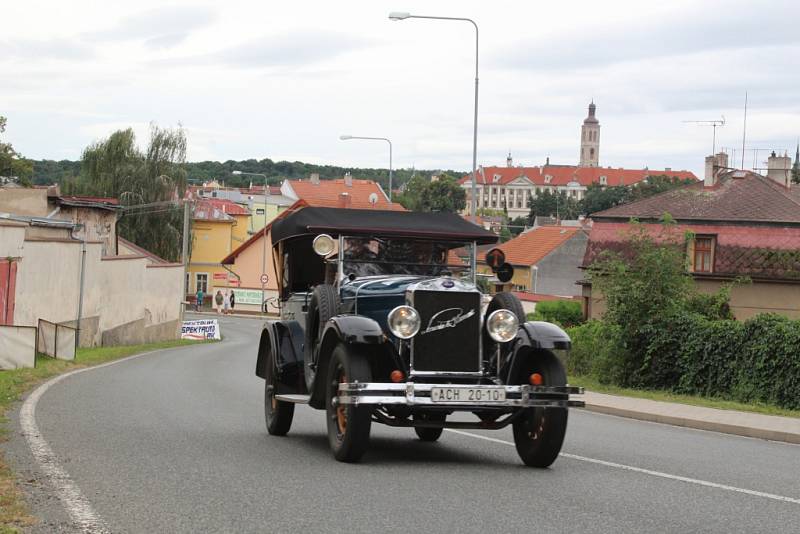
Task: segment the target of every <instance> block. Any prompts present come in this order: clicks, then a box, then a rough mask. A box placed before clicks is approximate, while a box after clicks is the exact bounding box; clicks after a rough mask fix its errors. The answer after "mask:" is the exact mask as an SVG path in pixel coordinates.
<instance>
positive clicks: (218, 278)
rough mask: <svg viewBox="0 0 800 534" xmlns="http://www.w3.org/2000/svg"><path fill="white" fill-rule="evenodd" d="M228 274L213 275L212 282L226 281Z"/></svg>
mask: <svg viewBox="0 0 800 534" xmlns="http://www.w3.org/2000/svg"><path fill="white" fill-rule="evenodd" d="M227 279H228V273H214V280H227Z"/></svg>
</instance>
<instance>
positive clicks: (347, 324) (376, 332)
mask: <svg viewBox="0 0 800 534" xmlns="http://www.w3.org/2000/svg"><path fill="white" fill-rule="evenodd" d="M385 342H386V336H385V335H384V333H383V330H382V329H381V326H380V325H379V324H378V322H377V321H375V320H374V319H370V318H369V317H364V316H361V315H337V316H336V317H332V318H331V319H330V320H329V321H328V323H327V324H326V325H325V328H324V330H323V331H322V341H321V342H320V345H319V349H318V350H319V352H318V354H319V356H318V359H317V372H316V379H315V380H314V388H313V392H312V394H311V399H310V401H309V404H310V405H311V406H312V407H314V408H324V407H325V404H324V395H325V379H326V375H327V370H328V362H329V361H330V357H331V353H332V352H333V349H334V348H335V347H336V345H337V344H338V343H346V344H348V345H357V346H358V345H360V346H365V345H366V346H368V345H382V344H383V343H385Z"/></svg>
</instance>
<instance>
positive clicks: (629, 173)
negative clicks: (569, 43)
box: [459, 101, 697, 217]
mask: <svg viewBox="0 0 800 534" xmlns="http://www.w3.org/2000/svg"><path fill="white" fill-rule="evenodd" d="M659 175H666V176H670V177H676V178H679V179H685V178H692V179H695V180H697V176H695V175H694V173H692V172H691V171H686V170H680V171H673V170H672V169H671V168H669V167H667V168H666V169H661V170H657V169H648V168H644V169H623V168H622V167H618V168H611V167H601V166H600V121H599V120H598V118H597V106H596V105H595V103H594V101H592V102H591V103H590V104H589V115H588V116H587V117H586V118H585V119H584V120H583V124H582V125H581V139H580V158H579V160H578V165H553V164H551V163H550V158H547V160H546V161H545V164H544V165H541V166H537V167H522V166H517V167H515V166H514V160H513V158H512V157H511V153H510V152H509V154H508V157H507V158H506V165H505V167H500V166H498V167H484V166H480V167H478V176H477V192H478V197H477V203H476V204H477V207H478V209H491V210H500V211H502V210H503V209H505V210H506V211H507V212H508V215H509V217H520V216H527V215H528V213H529V212H530V201H529V200H530V198H531V197H533V198H535V197H537V196H538V195H540V194H542V193H543V192H545V191H548V190H549V191H550V192H551V193H560V192H562V191H563V192H566V194H567V195H569V196H571V197H574V198H576V199H578V200H580V199H582V198H583V197H584V195H585V194H586V189H587V188H588V187H589V185H591V184H598V185H602V186H618V185H625V186H628V185H634V184H637V183H639V182H641V181H643V180H646V179H647V177H648V176H659ZM459 183H460V184H461V186H462V187H464V189H465V190H466V192H467V208H466V210H465V212H464V213H465V214H469V206H470V199H471V195H472V185H471V183H472V182H471V176H470V175H469V174H468V175H466V176H464V177H462V178H461V180H459Z"/></svg>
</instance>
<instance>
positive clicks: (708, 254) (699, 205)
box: [583, 153, 800, 320]
mask: <svg viewBox="0 0 800 534" xmlns="http://www.w3.org/2000/svg"><path fill="white" fill-rule="evenodd" d="M790 168H791V165H790V160H789V158H788V157H786V156H777V155H775V154H774V153H773V155H772V156H770V157H769V160H768V172H767V175H766V176H763V175H760V174H757V173H754V172H750V171H743V170H735V169H730V168H728V157H727V155H726V154H717V155H716V156H709V157H708V158H706V173H705V180H704V182H701V183H698V184H694V185H690V186H687V187H683V188H679V189H675V190H672V191H668V192H666V193H662V194H660V195H656V196H653V197H650V198H646V199H643V200H639V201H637V202H632V203H630V204H624V205H620V206H616V207H614V208H611V209H608V210H605V211H602V212H599V213H595V214H593V215H592V218H593V219H594V224H593V226H592V230H591V233H590V235H589V246H588V247H587V250H586V256H585V258H584V261H583V266H584V267H586V266H588V265H590V264H591V263H592V262H593V261H594V260H595V259H596V258H597V257H598V255H599V254H600V252H602V251H604V250H616V251H620V252H623V253H624V250H625V247H624V243H623V242H622V241H623V236H624V234H625V230H626V229H627V228H628V226H629V224H628V222H629V220H630V219H632V218H636V219H637V220H639V221H640V222H641V223H642V224H644V225H646V227H647V228H648V229H649V230H650V231H651V232H653V233H654V234H656V233H657V232H659V231H660V227H661V225H660V223H659V220H660V219H661V217H662V216H663V215H664V214H665V213H669V214H670V215H671V216H672V218H673V219H674V220H675V222H676V231H677V232H679V235H683V234H684V233H686V232H691V234H690V235H693V236H694V237H693V238H691V239H689V240H688V241H687V242H686V244H685V250H686V255H687V263H688V266H689V267H688V268H689V272H690V273H691V274H692V277H693V278H694V280H695V282H696V284H697V287H698V288H699V290H701V291H705V292H714V291H716V290H718V289H719V288H720V287H721V286H722V284H725V283H729V282H731V281H733V280H736V279H737V278H739V277H747V278H749V279H750V280H751V282H750V283H747V284H742V285H737V286H735V287H734V288H733V290H732V292H731V309H732V311H733V313H734V315H735V316H736V318H737V319H741V320H744V319H747V318H749V317H752V316H753V315H755V314H758V313H763V312H775V313H781V314H784V315H787V316H789V317H800V190H798V186H796V185H795V186H792V184H791V182H790V180H789V170H790ZM583 297H584V299H583V300H584V312H585V314H586V315H587V316H588V317H590V318H598V317H600V316H601V315H602V313H603V311H604V309H605V308H604V303H603V300H602V295H599V294H597V293H595V292H593V290H592V286H591V282H590V281H587V282H586V283H585V285H584V287H583Z"/></svg>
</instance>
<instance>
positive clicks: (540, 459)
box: [514, 350, 567, 467]
mask: <svg viewBox="0 0 800 534" xmlns="http://www.w3.org/2000/svg"><path fill="white" fill-rule="evenodd" d="M528 358H529V361H528V362H527V364H526V365H524V366H522V368H521V369H520V374H519V376H518V377H517V378H518V381H517V383H518V384H527V383H528V377H530V376H531V375H532V374H533V373H539V374H540V375H542V385H545V386H566V385H567V374H566V372H565V371H564V366H563V365H561V362H560V361H559V360H558V358H557V357H556V356H555V354H553V353H552V352H550V351H547V350H538V351H535V352H533V353H532V354H530V355H529V356H528ZM566 432H567V409H566V408H525V409H524V411H523V414H522V415H521V416H520V417H519V418H518V419H517V420H516V421H515V422H514V445H516V447H517V453H518V454H519V457H520V458H521V459H522V462H523V463H524V464H525V465H527V466H530V467H549V466H550V465H551V464H552V463H553V462H555V461H556V458H558V453H559V452H561V445H562V444H563V443H564V435H565V434H566Z"/></svg>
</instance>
